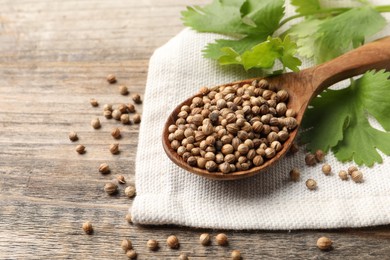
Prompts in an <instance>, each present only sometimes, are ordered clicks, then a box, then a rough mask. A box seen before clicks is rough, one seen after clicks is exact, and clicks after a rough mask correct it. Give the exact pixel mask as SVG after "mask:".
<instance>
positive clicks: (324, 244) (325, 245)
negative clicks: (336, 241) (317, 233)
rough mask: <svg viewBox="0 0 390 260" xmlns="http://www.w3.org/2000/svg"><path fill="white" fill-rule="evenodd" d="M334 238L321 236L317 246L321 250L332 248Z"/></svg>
mask: <svg viewBox="0 0 390 260" xmlns="http://www.w3.org/2000/svg"><path fill="white" fill-rule="evenodd" d="M332 244H333V242H332V240H330V239H329V238H327V237H320V238H319V239H318V240H317V247H318V248H319V249H321V250H329V249H331V248H332Z"/></svg>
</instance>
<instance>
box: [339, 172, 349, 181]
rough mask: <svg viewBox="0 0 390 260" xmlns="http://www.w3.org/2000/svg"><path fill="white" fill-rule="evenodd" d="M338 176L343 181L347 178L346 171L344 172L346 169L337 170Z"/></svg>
mask: <svg viewBox="0 0 390 260" xmlns="http://www.w3.org/2000/svg"><path fill="white" fill-rule="evenodd" d="M339 177H340V179H342V180H343V181H346V180H348V172H346V171H344V170H341V171H339Z"/></svg>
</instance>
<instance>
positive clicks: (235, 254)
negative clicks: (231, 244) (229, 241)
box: [231, 250, 241, 260]
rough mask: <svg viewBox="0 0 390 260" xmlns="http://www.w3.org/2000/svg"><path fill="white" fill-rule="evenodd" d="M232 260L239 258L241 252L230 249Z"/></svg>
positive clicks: (238, 259) (239, 259)
mask: <svg viewBox="0 0 390 260" xmlns="http://www.w3.org/2000/svg"><path fill="white" fill-rule="evenodd" d="M231 256H232V260H241V252H240V251H239V250H233V251H232V254H231Z"/></svg>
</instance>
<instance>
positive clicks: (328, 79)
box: [163, 36, 390, 180]
mask: <svg viewBox="0 0 390 260" xmlns="http://www.w3.org/2000/svg"><path fill="white" fill-rule="evenodd" d="M373 69H377V70H379V69H386V70H390V36H388V37H385V38H382V39H380V40H377V41H374V42H371V43H368V44H366V45H363V46H361V47H359V48H357V49H355V50H352V51H350V52H348V53H346V54H344V55H342V56H340V57H337V58H335V59H333V60H331V61H328V62H326V63H323V64H320V65H318V66H315V67H312V68H308V69H305V70H302V71H300V72H293V73H286V74H281V75H278V76H273V77H268V78H266V79H267V81H268V82H269V83H270V85H274V86H277V87H278V88H282V89H285V90H287V92H288V94H289V101H288V104H287V107H288V108H292V109H294V111H296V112H297V116H296V119H297V122H298V124H300V123H301V121H302V118H303V115H304V113H305V111H306V108H307V106H308V104H309V102H310V100H311V99H312V98H313V97H315V96H317V95H318V94H319V93H321V92H322V91H323V90H324V89H326V88H327V87H329V86H331V85H333V84H334V83H336V82H339V81H341V80H344V79H347V78H350V77H353V76H356V75H359V74H363V73H364V72H366V71H367V70H373ZM258 79H261V78H258ZM253 80H255V79H246V80H241V81H236V82H233V83H228V84H224V85H221V86H225V85H234V84H239V85H240V86H241V85H244V84H251V82H252V81H253ZM195 96H199V97H201V96H202V94H197V95H194V96H192V97H191V98H189V99H187V100H185V101H184V102H182V103H181V104H179V105H178V106H177V107H176V108H175V109H174V110H173V112H172V113H171V115H170V116H169V118H168V120H167V122H166V123H165V126H164V132H163V147H164V150H165V152H166V154H167V155H168V157H169V158H170V159H171V160H172V161H173V162H174V163H175V164H177V165H178V166H180V167H181V168H183V169H185V170H187V171H189V172H191V173H195V174H198V175H200V176H204V177H207V178H210V179H216V180H236V179H241V178H245V177H250V176H253V175H255V174H257V173H259V172H261V171H264V170H266V169H267V168H268V167H270V166H271V165H273V164H274V163H275V162H277V161H278V160H279V159H280V158H282V157H283V156H284V155H285V154H286V153H287V152H288V150H289V148H290V146H291V145H292V143H293V141H294V139H295V137H296V135H297V132H298V128H296V129H295V130H294V131H292V132H290V137H289V139H287V140H286V141H285V142H284V144H283V148H282V150H280V151H279V152H278V153H277V154H276V155H275V157H273V158H272V159H269V160H267V161H265V162H264V164H263V165H261V166H257V167H253V168H251V169H249V170H246V171H237V172H233V173H229V174H223V173H221V172H209V171H207V170H204V169H200V168H197V167H191V166H190V165H188V164H187V163H186V162H185V161H184V160H183V158H182V157H181V156H179V155H178V154H177V153H176V151H175V150H174V149H172V148H171V145H170V142H169V140H168V135H169V132H168V127H169V126H170V125H171V124H175V121H176V119H177V118H178V117H177V114H178V113H179V112H180V108H181V107H182V106H183V105H190V104H191V101H192V99H193V98H194V97H195ZM340 102H342V101H340Z"/></svg>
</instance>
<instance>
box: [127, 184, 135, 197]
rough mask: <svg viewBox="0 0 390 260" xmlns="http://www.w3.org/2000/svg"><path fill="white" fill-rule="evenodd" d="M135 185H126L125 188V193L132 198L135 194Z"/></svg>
mask: <svg viewBox="0 0 390 260" xmlns="http://www.w3.org/2000/svg"><path fill="white" fill-rule="evenodd" d="M135 193H136V191H135V187H134V186H127V187H126V189H125V194H126V196H127V197H129V198H132V197H134V196H135Z"/></svg>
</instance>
